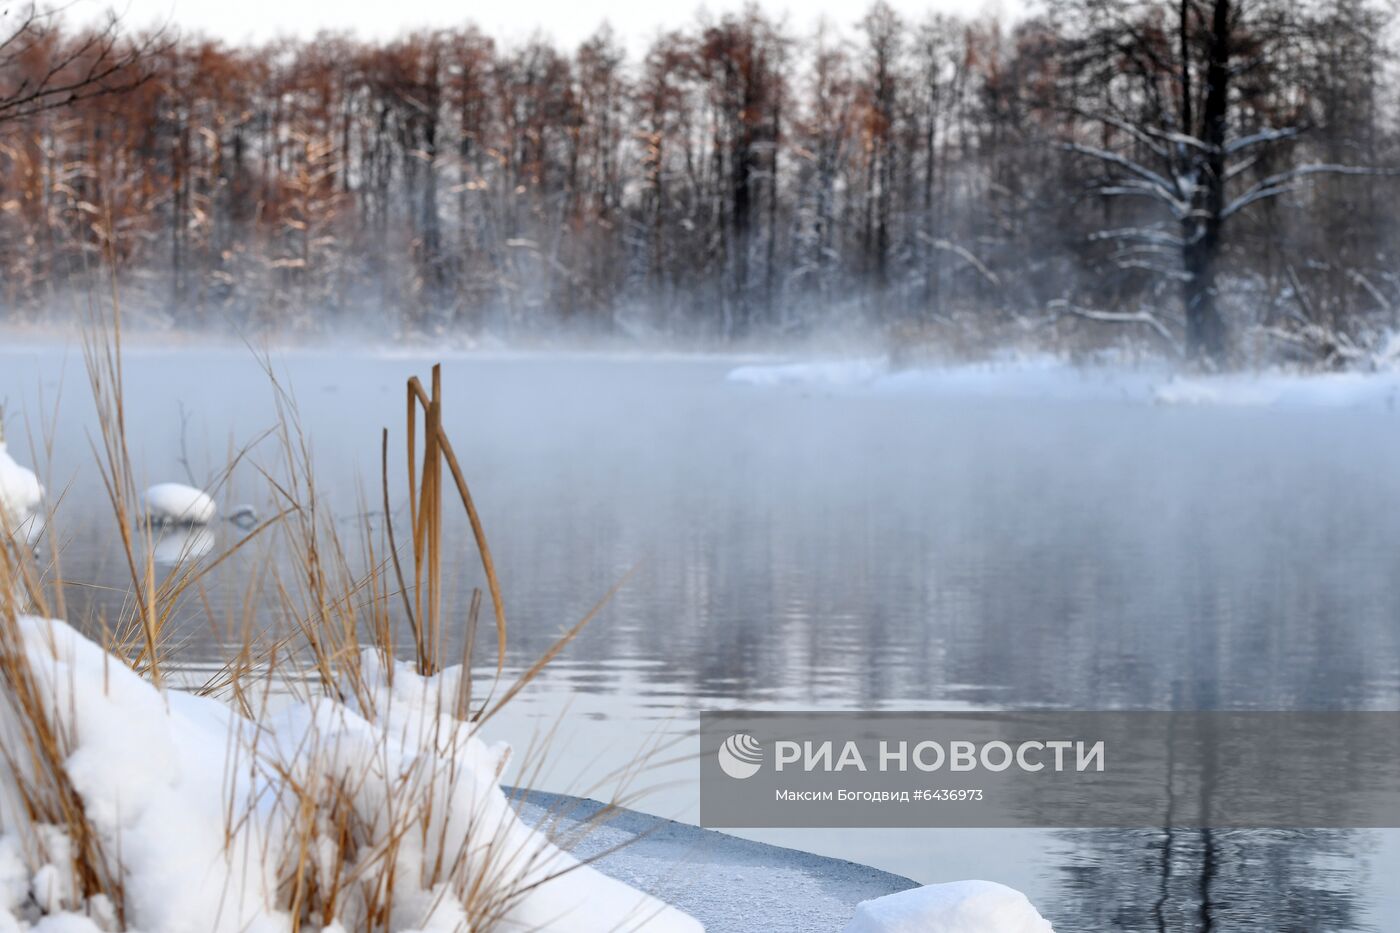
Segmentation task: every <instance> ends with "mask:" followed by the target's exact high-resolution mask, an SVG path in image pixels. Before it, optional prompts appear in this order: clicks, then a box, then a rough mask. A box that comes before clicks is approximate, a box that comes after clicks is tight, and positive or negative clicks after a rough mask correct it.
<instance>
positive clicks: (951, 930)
mask: <svg viewBox="0 0 1400 933" xmlns="http://www.w3.org/2000/svg"><path fill="white" fill-rule="evenodd" d="M846 933H1054V930H1052V929H1051V928H1050V924H1049V922H1047V921H1046V920H1045V918H1044V917H1042V916H1041V915H1040V914H1039V913H1038V912H1037V911H1036V909H1035V908H1034V907H1032V906H1031V902H1030V901H1028V900H1027V899H1026V896H1025V895H1024V894H1022V893H1021V892H1020V891H1017V890H1015V889H1014V888H1008V887H1007V886H1006V885H1003V884H997V883H996V882H994V881H954V882H952V883H950V884H930V885H925V886H924V887H922V888H912V889H910V890H908V891H900V892H899V893H898V894H888V895H886V896H884V897H881V898H876V899H875V900H873V901H865V902H863V903H862V904H860V906H858V907H857V908H856V915H855V917H854V918H852V920H851V922H850V923H849V924H848V925H847V926H846Z"/></svg>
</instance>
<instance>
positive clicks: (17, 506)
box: [0, 441, 44, 526]
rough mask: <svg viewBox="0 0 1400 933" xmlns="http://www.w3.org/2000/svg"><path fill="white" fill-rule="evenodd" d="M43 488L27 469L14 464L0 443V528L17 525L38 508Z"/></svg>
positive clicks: (2, 442) (42, 497) (41, 499)
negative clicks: (5, 525) (7, 524)
mask: <svg viewBox="0 0 1400 933" xmlns="http://www.w3.org/2000/svg"><path fill="white" fill-rule="evenodd" d="M43 499H44V487H43V486H42V485H40V484H39V477H37V476H35V475H34V471H33V470H31V469H29V468H28V467H22V466H20V465H19V464H18V463H16V462H15V458H14V457H11V456H10V454H9V451H7V450H6V449H5V442H4V441H0V526H3V525H4V524H6V523H9V524H10V525H19V524H21V523H22V522H24V521H25V520H26V519H27V518H29V516H30V515H31V514H32V513H33V512H34V511H35V510H36V509H38V508H39V505H40V503H41V502H42V501H43Z"/></svg>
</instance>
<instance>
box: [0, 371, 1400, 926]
mask: <svg viewBox="0 0 1400 933" xmlns="http://www.w3.org/2000/svg"><path fill="white" fill-rule="evenodd" d="M432 359H433V357H432V356H431V355H430V354H426V353H425V354H411V353H394V354H379V355H375V354H366V353H359V352H339V351H336V352H331V351H326V352H310V351H299V352H296V353H285V354H278V355H275V356H274V358H273V361H274V364H275V366H276V367H277V369H278V371H279V373H281V374H282V375H283V376H284V377H285V379H286V381H287V383H288V384H289V385H290V386H291V387H292V388H293V389H294V390H295V393H296V397H297V400H298V405H299V409H300V412H301V417H302V420H303V422H304V425H305V427H306V429H307V431H308V433H309V434H310V436H311V437H312V439H313V442H314V446H315V450H316V452H317V468H318V471H319V480H320V482H321V485H322V491H323V493H324V495H325V497H326V499H327V501H328V502H330V503H331V504H333V505H334V506H335V508H336V509H337V511H338V512H340V513H342V514H343V515H344V516H345V521H346V525H345V527H346V530H347V532H351V531H353V529H354V527H355V525H354V522H355V521H356V520H357V519H356V518H355V513H357V512H358V511H359V510H360V509H361V507H362V505H363V504H364V503H369V505H368V508H369V509H370V510H373V509H375V508H377V503H378V501H379V443H380V441H379V438H380V429H381V428H382V427H384V426H388V427H389V428H390V429H391V432H392V433H391V446H390V450H391V451H392V452H393V453H394V461H393V462H394V464H395V469H396V470H397V469H399V467H398V463H399V461H400V460H401V459H402V457H401V454H399V453H398V452H399V451H400V450H401V446H400V445H401V443H402V437H403V434H402V420H403V409H404V401H403V383H404V380H405V379H406V378H407V377H408V376H409V375H412V374H415V373H416V374H419V375H422V376H426V374H427V372H428V369H429V365H430V363H431V361H432ZM734 365H735V362H734V361H733V360H724V359H715V358H686V357H668V358H622V357H586V356H548V357H546V356H503V355H502V356H495V357H455V358H449V359H448V360H447V361H446V365H445V373H444V378H445V386H446V397H447V406H446V422H447V426H448V429H449V431H450V433H451V436H452V437H453V439H454V442H455V444H456V447H457V450H458V452H459V454H460V456H461V459H462V461H463V465H464V467H465V469H466V472H467V475H468V477H469V478H470V479H471V481H472V483H473V488H474V492H475V495H476V498H477V501H478V504H479V506H480V509H481V513H482V517H483V520H484V522H485V525H486V529H487V532H488V535H489V537H490V540H491V542H492V545H493V548H494V550H495V552H496V558H497V563H498V565H499V567H500V569H501V575H502V580H503V583H504V588H505V594H506V605H507V609H508V613H509V616H510V619H511V622H512V641H511V647H510V652H509V657H508V661H509V663H510V665H511V666H512V667H519V666H521V665H524V664H528V663H529V661H531V660H533V658H534V657H536V656H537V655H538V654H539V653H540V652H541V651H543V650H544V648H545V647H547V646H548V644H549V643H550V642H551V641H552V640H553V638H554V637H555V636H556V635H557V633H558V632H559V630H560V629H561V627H562V626H564V625H566V624H568V623H571V622H573V621H574V620H576V619H577V618H579V617H580V616H581V615H582V614H583V613H584V612H586V611H587V610H588V608H589V607H590V606H591V605H592V604H593V603H594V602H595V601H596V600H597V599H598V597H600V596H601V595H602V594H603V593H604V592H606V591H607V590H608V589H609V587H611V586H612V585H613V584H614V583H615V582H616V581H618V580H619V579H620V578H621V577H622V576H623V575H624V574H625V573H627V571H628V570H629V569H632V568H635V573H634V575H633V577H632V578H631V580H630V581H629V582H628V583H627V585H626V586H625V587H624V588H623V590H622V591H621V592H620V593H619V594H618V595H617V597H616V598H615V599H614V600H613V601H612V602H611V603H610V605H609V606H608V608H607V610H606V611H605V612H604V613H603V615H602V616H601V617H600V618H599V619H598V620H597V622H596V623H595V624H594V625H593V626H591V627H590V628H589V629H588V630H587V631H586V633H585V634H584V635H583V637H582V638H580V639H579V641H578V642H577V643H576V644H574V645H573V646H572V648H571V649H570V650H569V652H568V654H567V655H566V656H565V657H564V658H563V659H562V660H561V661H560V662H559V663H557V664H555V665H554V667H553V668H552V669H551V671H550V672H549V673H548V674H547V676H546V677H545V678H544V679H543V680H542V682H540V684H539V685H538V688H537V689H534V690H532V691H531V692H530V693H529V694H528V695H527V696H526V697H525V698H524V700H523V701H521V702H520V703H518V704H517V705H516V706H515V708H514V709H513V711H512V712H511V714H510V715H509V716H508V717H506V718H505V719H504V720H503V722H502V724H501V726H500V728H501V730H502V731H503V732H506V733H507V737H508V738H511V739H513V740H515V741H516V742H517V743H518V744H520V745H524V744H526V742H527V741H528V735H523V737H522V734H524V733H528V732H531V731H532V730H535V729H540V728H545V727H547V726H548V725H549V724H550V723H552V722H553V721H554V720H555V719H556V718H557V717H558V716H559V715H560V714H561V712H562V711H565V710H566V709H567V713H566V715H567V716H568V719H567V720H566V721H567V723H568V727H567V729H566V730H564V731H565V733H566V735H565V736H564V739H563V740H562V741H560V742H559V743H557V748H556V749H555V750H554V767H553V769H552V770H551V772H550V773H549V776H548V778H547V782H546V783H547V784H549V785H551V789H563V790H574V791H580V790H587V789H588V782H589V778H590V777H592V776H596V775H597V774H600V773H602V772H603V771H605V770H608V768H610V767H614V766H616V765H617V764H619V763H621V762H622V761H624V760H626V759H627V758H628V757H630V756H631V755H633V754H635V753H636V750H637V749H638V748H639V747H640V746H641V745H642V744H643V743H644V742H645V741H646V739H647V738H648V736H650V735H652V734H655V733H660V734H672V733H676V734H680V733H684V732H685V730H686V729H687V728H689V727H691V726H693V722H694V716H695V712H696V711H697V710H699V709H703V708H709V707H720V706H723V707H750V706H763V707H766V708H782V709H813V708H823V709H828V708H829V709H856V710H860V709H898V708H918V707H940V706H972V707H1023V708H1024V707H1063V708H1081V709H1107V708H1167V707H1171V706H1176V707H1178V708H1217V707H1230V708H1259V709H1291V708H1307V709H1333V708H1348V709H1349V708H1369V709H1393V708H1396V706H1397V704H1398V703H1400V625H1397V622H1400V573H1397V571H1398V570H1400V548H1397V541H1396V533H1397V528H1398V527H1400V524H1397V516H1400V471H1397V470H1396V468H1395V467H1396V464H1397V463H1400V457H1397V454H1400V431H1397V429H1398V428H1400V420H1397V416H1396V415H1393V414H1389V413H1384V412H1369V413H1363V412H1349V411H1345V410H1341V411H1337V410H1333V411H1325V412H1298V411H1293V412H1278V411H1270V410H1267V409H1265V410H1236V409H1222V408H1212V407H1192V408H1180V407H1170V406H1155V405H1151V404H1144V403H1142V402H1140V401H1126V400H1108V399H1105V400H1103V401H1086V400H1083V399H1080V400H1076V401H1051V400H1036V399H1003V400H995V399H987V398H981V399H972V398H966V399H961V398H955V397H954V398H949V397H928V396H921V395H920V394H918V393H909V394H903V395H900V394H889V393H885V394H878V395H866V396H862V395H861V394H859V393H838V394H832V393H827V392H823V391H817V390H812V389H803V388H797V387H769V388H764V387H756V386H749V385H740V384H735V383H730V382H727V381H726V380H725V375H726V373H727V372H728V371H729V369H730V368H731V367H732V366H734ZM127 375H128V411H129V422H130V425H131V444H132V452H133V456H134V458H135V460H136V463H137V467H138V470H139V471H140V472H141V474H142V476H143V478H144V479H145V480H149V481H151V482H154V481H158V480H169V479H177V480H180V479H183V478H184V470H183V467H182V466H181V465H180V464H179V459H180V449H181V443H180V440H181V429H180V425H181V412H182V410H183V411H184V412H185V413H186V414H187V418H188V427H187V430H186V431H185V446H186V447H187V449H188V450H189V453H190V461H191V466H192V469H193V472H194V473H195V474H196V478H197V479H199V480H200V481H201V482H203V481H204V480H206V479H207V478H208V477H210V476H212V475H214V473H216V472H217V470H218V467H219V466H220V465H221V464H223V463H224V462H225V460H226V458H227V455H228V451H229V450H230V449H231V447H236V446H237V445H238V444H241V443H243V442H246V441H247V440H248V439H250V438H253V437H255V436H256V435H257V433H258V432H259V431H260V430H261V429H263V428H265V427H267V426H268V425H270V424H271V423H272V420H273V408H272V392H271V390H270V389H269V387H268V385H267V382H266V378H265V376H264V375H263V374H262V372H261V371H260V369H259V368H258V366H257V365H256V364H255V363H254V361H253V360H252V358H251V356H250V355H249V353H248V352H247V351H245V350H242V349H237V350H206V349H178V350H168V349H162V350H149V349H147V350H140V349H138V350H133V351H132V352H131V354H130V356H129V358H128V361H127ZM60 393H61V399H60ZM0 397H6V398H8V400H9V406H10V417H9V429H10V441H11V449H12V451H13V452H15V453H17V454H18V453H20V452H21V451H23V450H25V449H27V444H26V442H25V441H24V439H23V433H24V418H23V417H22V415H21V410H22V412H23V413H26V414H27V415H28V416H29V418H30V419H31V421H32V422H33V423H34V424H35V426H36V427H37V420H36V419H38V418H40V417H41V416H43V414H44V413H45V412H52V411H53V410H54V406H55V400H56V399H60V401H59V403H58V407H57V411H58V419H57V422H56V424H57V432H56V442H55V449H54V458H53V464H52V468H51V472H50V476H49V484H50V486H51V488H52V489H54V490H63V499H62V503H61V506H60V508H59V510H58V517H57V521H58V527H59V528H61V531H62V534H63V535H64V537H65V539H66V541H67V544H66V546H65V552H64V554H63V560H64V570H65V574H66V575H67V577H68V578H69V579H71V580H75V581H81V582H84V583H91V584H99V585H117V586H121V585H124V583H125V578H124V576H123V574H124V569H123V566H122V564H121V563H119V562H118V560H117V551H116V550H115V548H114V546H113V545H112V542H111V538H110V527H111V519H110V516H109V514H108V512H107V506H106V503H105V500H103V499H102V498H101V491H100V490H101V487H100V483H99V480H98V476H97V473H96V470H95V469H94V468H93V466H92V462H91V454H90V451H89V449H88V435H89V433H90V432H91V430H92V417H91V411H92V405H91V401H90V400H89V399H88V397H87V394H86V385H85V381H84V375H83V372H82V361H81V357H80V354H78V353H77V352H76V351H75V350H68V351H63V350H61V349H59V348H57V347H33V346H23V345H21V346H9V347H6V348H4V349H3V350H0ZM258 457H262V459H264V460H265V461H267V462H269V463H273V462H275V460H276V450H275V448H274V447H273V446H272V445H270V444H264V445H263V446H262V447H260V448H258V450H257V451H256V452H255V457H254V459H257V458H258ZM394 481H395V483H396V484H398V483H399V479H398V478H397V477H395V480H394ZM395 488H396V489H397V488H401V487H400V486H398V485H396V487H395ZM263 490H264V487H263V485H262V482H261V480H260V479H259V477H258V475H257V473H256V472H255V471H253V470H252V469H250V468H244V469H240V471H239V472H238V473H237V474H236V475H235V477H234V481H233V483H232V488H231V489H230V490H228V491H227V492H226V493H224V494H223V495H222V496H221V498H222V499H223V505H225V506H226V507H227V506H230V505H233V504H235V503H237V502H242V501H249V502H256V503H258V504H259V505H260V506H265V502H266V495H265V493H264V491H263ZM401 503H402V495H401V494H399V495H396V497H395V504H396V506H397V505H400V504H401ZM464 532H465V529H464V527H462V526H460V525H459V526H458V527H457V533H458V535H459V543H460V546H461V548H462V553H463V559H462V561H461V562H460V572H458V571H457V570H455V569H454V572H453V573H452V575H451V576H452V578H453V580H454V581H455V585H456V586H457V587H458V588H459V590H460V593H459V596H460V597H461V598H460V600H459V601H458V605H463V604H464V600H465V595H466V594H467V593H469V592H470V589H471V587H473V586H476V585H479V584H480V582H481V581H480V574H479V572H478V570H477V567H476V564H475V561H474V555H473V553H472V552H471V549H470V544H469V540H468V539H467V538H466V537H465V536H464ZM215 534H216V536H217V537H218V538H219V539H220V541H219V543H220V544H228V543H230V542H231V541H232V540H235V537H236V535H237V534H238V531H237V529H236V528H234V527H233V526H231V525H220V526H217V527H216V528H215ZM237 570H238V568H237V566H231V567H230V569H229V571H228V572H226V573H221V574H220V575H219V576H218V577H217V579H216V580H215V581H214V586H213V589H212V591H211V598H212V600H213V604H214V605H215V606H216V607H218V608H222V609H226V610H229V611H230V612H232V610H234V609H235V608H236V607H237V606H239V605H241V602H242V599H243V590H242V588H241V586H240V584H241V582H242V581H240V580H239V579H238V578H237V577H238V572H237ZM69 599H70V604H71V612H70V614H72V615H74V616H75V617H83V616H87V617H92V616H93V615H95V614H96V613H98V612H100V611H105V612H107V613H108V614H109V615H110V614H114V613H115V612H116V609H117V607H118V605H119V603H120V595H119V594H115V593H108V592H105V591H103V590H101V589H92V588H87V587H84V588H81V589H73V590H71V591H70V593H69ZM194 618H195V616H194V614H193V613H191V615H190V619H191V620H192V619H194ZM187 625H188V630H187V631H186V632H183V633H182V634H183V635H184V636H185V637H186V640H187V642H188V645H187V648H186V657H187V658H188V659H190V660H198V659H201V658H205V659H210V658H214V657H217V656H218V654H219V646H218V644H217V636H214V635H211V633H210V632H209V631H208V629H207V627H206V624H205V623H204V622H202V621H201V622H199V623H195V622H193V621H190V622H188V623H187ZM600 762H601V764H600ZM603 765H606V766H607V767H603ZM695 770H696V769H695V766H694V764H693V763H691V762H685V763H681V764H677V765H673V766H671V767H670V768H669V769H667V770H666V771H665V772H664V775H663V776H665V777H668V778H669V777H675V778H678V779H679V780H680V781H681V784H680V786H678V787H672V788H669V789H667V790H664V791H661V792H659V793H657V794H656V795H655V796H654V797H652V798H650V800H649V801H648V802H647V803H646V804H644V806H646V807H648V808H650V809H653V810H655V811H657V812H663V813H666V814H668V815H675V816H680V817H682V818H690V819H694V818H695V812H694V795H695V791H694V788H693V785H692V784H691V783H690V782H693V780H694V775H695ZM753 835H754V836H755V837H757V838H762V839H767V840H770V841H777V842H781V843H784V844H789V845H795V846H799V847H803V848H809V849H813V850H816V851H821V852H824V853H828V854H834V855H839V856H842V857H846V858H853V859H857V860H860V861H865V862H868V863H872V864H876V865H878V866H880V867H882V868H887V869H890V870H893V871H897V872H900V873H903V874H908V875H910V876H912V877H914V878H916V879H917V880H920V881H935V880H951V879H954V878H961V877H969V876H980V877H989V878H994V879H996V880H1000V881H1004V882H1007V883H1010V884H1013V885H1016V886H1018V887H1021V888H1022V889H1024V890H1026V891H1027V892H1028V893H1029V894H1030V895H1031V897H1032V898H1033V900H1035V901H1036V903H1037V904H1038V906H1040V908H1041V909H1042V911H1043V912H1044V913H1045V915H1046V916H1047V917H1048V918H1050V919H1051V920H1052V921H1053V922H1054V923H1055V926H1056V929H1057V930H1061V931H1069V930H1101V929H1115V928H1116V929H1134V930H1137V929H1159V928H1160V929H1173V930H1175V929H1192V928H1199V927H1201V926H1203V925H1204V924H1205V923H1206V918H1207V917H1208V918H1209V922H1210V923H1213V924H1214V928H1215V929H1270V930H1295V929H1296V930H1326V929H1377V930H1384V929H1394V928H1395V924H1396V922H1397V921H1396V917H1397V916H1400V914H1397V910H1400V905H1397V898H1396V896H1395V894H1394V892H1393V882H1386V881H1385V880H1384V879H1385V878H1386V877H1392V878H1393V877H1394V876H1395V873H1396V872H1397V870H1400V854H1397V853H1398V852H1400V843H1398V842H1397V841H1396V839H1395V838H1394V837H1395V835H1396V834H1389V833H1327V834H1324V833H1310V834H1289V833H1218V834H1216V836H1215V837H1214V838H1211V839H1202V838H1201V836H1200V834H1192V833H1178V834H1177V836H1176V838H1174V839H1171V840H1170V841H1168V840H1166V839H1165V838H1163V837H1162V836H1161V834H1156V833H1122V832H1120V833H1050V832H1019V831H1016V832H1013V831H990V832H967V831H960V832H941V831H911V832H889V831H880V832H876V831H869V832H857V831H846V832H842V833H834V832H830V831H815V830H813V831H803V832H768V833H761V832H755V833H754V834H753ZM1168 843H1169V844H1168ZM1203 865H1213V866H1214V867H1213V868H1211V869H1209V872H1208V874H1209V875H1210V877H1209V879H1208V884H1206V885H1204V886H1203V885H1202V884H1201V880H1202V877H1203V873H1202V866H1203ZM1203 891H1204V892H1205V893H1204V894H1203V893H1202V892H1203Z"/></svg>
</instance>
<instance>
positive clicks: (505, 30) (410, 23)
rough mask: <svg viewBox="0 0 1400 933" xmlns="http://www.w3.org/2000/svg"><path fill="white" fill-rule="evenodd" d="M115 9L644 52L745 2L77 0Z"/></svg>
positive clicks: (263, 33) (841, 8)
mask: <svg viewBox="0 0 1400 933" xmlns="http://www.w3.org/2000/svg"><path fill="white" fill-rule="evenodd" d="M889 2H890V4H891V6H893V7H894V8H895V9H897V10H899V11H900V12H901V13H904V14H906V15H907V16H910V17H912V18H915V19H917V18H919V17H921V16H922V15H923V14H924V13H925V12H926V11H928V10H941V11H946V12H959V11H960V12H963V13H968V14H978V13H983V12H991V13H998V14H1002V15H1006V14H1011V13H1014V12H1016V11H1018V10H1020V9H1022V8H1023V7H1024V6H1025V0H889ZM108 6H114V7H115V8H116V9H117V10H118V12H122V13H123V15H124V18H125V20H126V22H127V23H128V25H132V26H146V25H150V24H152V23H155V22H165V21H168V22H170V23H173V24H174V25H175V26H177V27H179V29H180V30H181V31H182V32H202V33H206V34H208V35H211V36H214V37H217V38H221V39H224V40H226V41H229V42H240V41H243V40H249V39H251V40H254V41H260V40H264V39H271V38H275V37H277V36H282V35H290V36H297V37H303V38H304V37H308V36H312V35H314V34H315V33H316V32H317V31H319V30H321V29H335V30H350V31H354V32H356V33H358V34H359V35H361V36H363V37H367V38H370V37H372V38H385V37H392V36H394V35H397V34H399V33H401V32H406V31H409V30H412V29H415V28H419V27H424V26H455V25H460V24H462V23H464V22H475V23H476V24H477V25H478V26H480V27H481V28H482V29H483V30H485V31H486V32H487V33H488V34H490V35H492V36H493V37H495V38H498V39H503V40H507V41H510V40H516V39H523V38H525V37H527V36H529V35H530V34H531V33H532V32H534V31H535V30H536V29H540V30H543V31H544V32H545V33H546V34H549V35H552V36H553V37H554V38H555V39H557V40H559V41H561V42H564V43H568V44H573V43H576V42H578V41H579V40H581V39H583V38H584V37H586V36H587V35H589V34H591V33H592V32H593V31H594V29H596V28H597V27H598V25H599V24H601V23H602V22H604V21H605V20H606V21H608V22H609V23H611V24H612V26H613V28H614V29H615V30H616V31H617V32H618V33H619V35H620V36H621V37H622V38H623V39H624V40H625V41H626V43H627V45H628V48H629V51H633V52H636V51H638V50H639V49H640V47H641V46H642V45H643V44H644V43H645V42H646V41H647V40H648V39H650V37H652V36H653V35H655V34H656V32H657V31H658V30H660V29H666V28H675V27H678V26H682V25H684V24H686V23H688V22H691V21H692V20H693V19H694V17H695V14H696V13H697V11H699V10H701V9H702V8H703V9H706V10H708V11H709V12H710V13H712V14H718V13H723V12H727V11H729V10H737V9H740V8H741V7H742V0H708V2H704V3H702V2H700V0H671V2H666V0H610V2H601V0H572V2H570V0H495V2H491V3H471V2H465V3H464V2H460V0H459V2H452V0H339V2H333V0H319V2H307V0H280V2H279V0H113V2H112V3H104V2H101V0H75V2H74V5H73V13H74V15H75V16H77V17H81V16H82V15H83V14H82V11H84V10H88V11H91V12H92V14H93V15H96V14H97V13H99V12H100V11H101V10H103V9H105V8H107V7H108ZM762 6H763V7H764V8H765V9H767V10H769V11H772V12H784V13H786V14H787V18H788V22H789V23H790V24H791V25H792V26H794V27H796V28H798V29H802V30H805V29H807V28H809V27H810V26H811V25H813V24H815V22H816V21H817V19H818V17H819V16H821V15H825V16H826V17H827V18H829V19H830V20H831V21H832V22H833V23H834V24H836V25H838V26H841V27H843V28H846V29H849V28H850V27H852V26H853V25H854V24H855V23H856V21H857V20H859V19H860V17H861V16H862V15H863V14H864V12H865V10H866V9H867V7H868V2H867V0H807V2H802V0H766V2H764V3H762Z"/></svg>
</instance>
